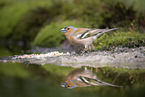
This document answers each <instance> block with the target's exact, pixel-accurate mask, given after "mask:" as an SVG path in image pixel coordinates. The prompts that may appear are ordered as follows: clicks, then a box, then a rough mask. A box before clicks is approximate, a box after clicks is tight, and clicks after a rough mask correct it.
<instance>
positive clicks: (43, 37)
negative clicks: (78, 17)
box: [33, 20, 89, 47]
mask: <svg viewBox="0 0 145 97" xmlns="http://www.w3.org/2000/svg"><path fill="white" fill-rule="evenodd" d="M66 26H74V27H89V25H87V24H86V23H83V22H81V21H75V20H71V21H63V22H56V23H51V24H50V25H47V26H45V27H44V28H42V29H41V30H40V32H39V33H38V35H37V36H36V38H35V40H34V42H33V44H34V45H37V46H43V47H44V46H47V47H54V46H59V45H60V44H61V43H62V41H63V40H64V39H65V36H64V33H62V32H61V31H60V29H62V28H64V27H66Z"/></svg>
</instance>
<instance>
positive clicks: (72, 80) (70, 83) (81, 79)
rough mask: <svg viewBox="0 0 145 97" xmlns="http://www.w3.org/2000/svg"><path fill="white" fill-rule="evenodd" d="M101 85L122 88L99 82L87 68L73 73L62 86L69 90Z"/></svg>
mask: <svg viewBox="0 0 145 97" xmlns="http://www.w3.org/2000/svg"><path fill="white" fill-rule="evenodd" d="M100 85H104V86H114V87H121V86H117V85H113V84H109V83H106V82H103V81H101V80H99V79H98V78H97V77H96V75H95V74H93V73H92V72H91V71H90V70H88V69H87V68H85V69H82V68H79V69H75V70H73V71H71V72H70V73H69V74H68V76H67V77H66V81H65V83H62V84H61V86H62V87H65V88H68V89H72V88H75V87H87V86H100Z"/></svg>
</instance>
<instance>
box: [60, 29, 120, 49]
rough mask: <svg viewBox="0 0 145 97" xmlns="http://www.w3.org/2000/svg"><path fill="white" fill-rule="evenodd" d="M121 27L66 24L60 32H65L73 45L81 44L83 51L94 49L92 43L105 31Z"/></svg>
mask: <svg viewBox="0 0 145 97" xmlns="http://www.w3.org/2000/svg"><path fill="white" fill-rule="evenodd" d="M116 29H121V27H119V28H112V29H98V28H76V27H73V26H66V27H64V28H62V29H61V32H64V33H65V36H66V38H67V40H68V41H69V42H70V43H71V44H72V45H75V46H83V47H84V48H85V51H88V50H89V49H92V48H93V49H95V46H94V45H93V44H92V43H93V41H95V40H96V39H97V38H99V37H100V36H101V35H103V34H104V33H106V32H109V31H112V30H116Z"/></svg>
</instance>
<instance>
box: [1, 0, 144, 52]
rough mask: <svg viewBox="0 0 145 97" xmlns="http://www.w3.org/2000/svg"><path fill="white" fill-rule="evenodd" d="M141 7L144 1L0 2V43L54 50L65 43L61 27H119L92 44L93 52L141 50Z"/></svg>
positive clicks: (52, 0) (142, 34)
mask: <svg viewBox="0 0 145 97" xmlns="http://www.w3.org/2000/svg"><path fill="white" fill-rule="evenodd" d="M144 6H145V3H144V0H128V1H127V0H0V39H1V40H8V41H12V42H16V41H22V42H23V43H24V44H25V45H26V46H27V44H28V43H29V44H30V45H35V46H42V47H57V46H60V45H61V44H62V43H63V42H64V41H65V40H66V39H65V36H64V33H61V32H60V29H61V28H63V27H65V26H75V27H89V28H113V27H123V29H122V30H118V31H117V32H115V33H111V34H107V35H106V36H105V40H104V37H103V38H102V39H98V40H96V41H95V42H94V44H95V46H96V50H97V49H103V48H104V47H108V48H109V47H111V46H118V45H123V46H129V45H128V44H132V45H131V47H136V46H144V45H145V43H144V37H145V33H144V32H145V7H144ZM101 43H102V44H103V45H102V44H101Z"/></svg>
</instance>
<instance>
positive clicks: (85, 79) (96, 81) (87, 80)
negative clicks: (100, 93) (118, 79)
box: [80, 76, 122, 87]
mask: <svg viewBox="0 0 145 97" xmlns="http://www.w3.org/2000/svg"><path fill="white" fill-rule="evenodd" d="M80 79H81V80H82V81H83V82H85V83H86V84H87V85H90V86H101V85H103V86H113V87H122V86H118V85H113V84H110V83H106V82H103V81H101V80H99V79H91V78H88V77H83V76H80Z"/></svg>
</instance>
